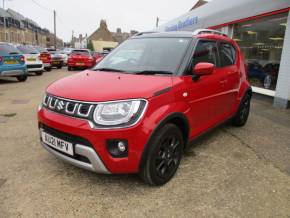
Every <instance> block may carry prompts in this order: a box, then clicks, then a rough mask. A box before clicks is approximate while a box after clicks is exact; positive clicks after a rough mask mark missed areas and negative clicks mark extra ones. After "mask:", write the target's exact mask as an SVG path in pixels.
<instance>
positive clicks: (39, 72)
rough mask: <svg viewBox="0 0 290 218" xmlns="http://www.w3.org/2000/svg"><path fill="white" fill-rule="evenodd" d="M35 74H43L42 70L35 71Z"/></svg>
mask: <svg viewBox="0 0 290 218" xmlns="http://www.w3.org/2000/svg"><path fill="white" fill-rule="evenodd" d="M35 74H36V76H41V75H42V74H43V71H38V72H35Z"/></svg>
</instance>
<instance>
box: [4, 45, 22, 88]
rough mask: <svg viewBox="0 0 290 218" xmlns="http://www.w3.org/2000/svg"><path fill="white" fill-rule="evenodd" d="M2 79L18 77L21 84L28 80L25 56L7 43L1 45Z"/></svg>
mask: <svg viewBox="0 0 290 218" xmlns="http://www.w3.org/2000/svg"><path fill="white" fill-rule="evenodd" d="M0 77H16V78H17V79H18V81H20V82H24V81H25V80H26V79H27V68H26V65H25V58H24V56H23V55H21V54H20V51H19V50H18V49H16V48H15V47H14V46H12V45H9V44H7V43H0Z"/></svg>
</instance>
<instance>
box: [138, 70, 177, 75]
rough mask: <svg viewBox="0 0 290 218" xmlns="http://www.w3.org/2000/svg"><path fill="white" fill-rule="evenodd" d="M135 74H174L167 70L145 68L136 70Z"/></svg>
mask: <svg viewBox="0 0 290 218" xmlns="http://www.w3.org/2000/svg"><path fill="white" fill-rule="evenodd" d="M135 74H137V75H141V74H143V75H154V74H167V75H172V74H173V73H172V72H170V71H165V70H143V71H139V72H136V73H135Z"/></svg>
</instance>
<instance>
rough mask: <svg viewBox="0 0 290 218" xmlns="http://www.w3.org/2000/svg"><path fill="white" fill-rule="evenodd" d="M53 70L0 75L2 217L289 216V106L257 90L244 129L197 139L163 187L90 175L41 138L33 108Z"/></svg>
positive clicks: (57, 73) (62, 73)
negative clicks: (276, 105) (20, 78)
mask: <svg viewBox="0 0 290 218" xmlns="http://www.w3.org/2000/svg"><path fill="white" fill-rule="evenodd" d="M69 74H72V73H71V72H70V73H69V72H67V71H65V70H62V71H61V70H54V71H52V72H49V73H45V75H43V76H41V77H36V76H33V77H30V78H29V80H28V81H27V82H25V83H17V82H13V80H10V81H4V80H0V217H1V218H2V217H5V218H6V217H72V216H77V217H101V216H102V217H144V216H147V217H286V218H289V217H290V176H289V174H290V112H289V111H283V110H278V109H273V108H272V107H271V103H269V102H267V101H265V100H262V99H260V98H258V97H255V99H254V101H253V109H252V112H251V116H250V119H249V122H248V125H247V126H246V127H244V128H240V129H239V128H233V127H231V126H227V125H225V126H223V127H221V128H219V129H217V130H215V131H213V132H212V133H211V134H209V135H207V136H206V137H204V138H203V139H201V140H199V141H197V142H196V143H195V145H194V146H192V147H191V148H190V149H189V150H188V151H187V152H186V155H185V158H184V159H183V161H182V164H181V167H180V169H179V171H178V173H177V175H176V177H175V178H174V179H173V180H172V182H170V183H169V184H167V185H165V186H163V187H161V188H151V187H148V186H146V185H144V184H143V183H142V182H141V181H140V180H139V178H138V177H137V176H134V175H122V176H120V175H119V176H112V175H110V176H104V175H96V174H93V173H90V172H87V171H84V170H81V169H78V168H75V167H73V166H70V165H68V164H65V163H63V162H61V161H59V160H57V159H56V158H54V157H53V156H52V155H50V154H49V153H47V152H46V151H45V150H44V149H43V148H42V147H41V146H40V144H39V137H38V130H37V122H36V110H37V106H38V104H39V102H40V101H41V97H42V94H43V92H44V89H45V87H46V86H47V84H49V83H50V82H52V81H54V80H56V79H58V78H61V77H64V76H67V75H69Z"/></svg>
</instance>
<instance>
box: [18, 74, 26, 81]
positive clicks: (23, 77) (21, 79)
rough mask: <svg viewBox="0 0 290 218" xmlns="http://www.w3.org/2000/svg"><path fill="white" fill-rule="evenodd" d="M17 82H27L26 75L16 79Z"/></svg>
mask: <svg viewBox="0 0 290 218" xmlns="http://www.w3.org/2000/svg"><path fill="white" fill-rule="evenodd" d="M16 78H17V80H18V81H19V82H25V81H26V80H27V75H21V76H17V77H16Z"/></svg>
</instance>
